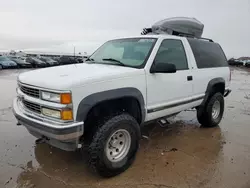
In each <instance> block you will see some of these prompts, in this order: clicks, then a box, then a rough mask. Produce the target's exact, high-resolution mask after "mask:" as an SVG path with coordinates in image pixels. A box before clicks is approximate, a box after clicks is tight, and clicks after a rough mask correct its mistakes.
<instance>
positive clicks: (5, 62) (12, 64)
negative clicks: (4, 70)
mask: <svg viewBox="0 0 250 188" xmlns="http://www.w3.org/2000/svg"><path fill="white" fill-rule="evenodd" d="M0 63H1V64H3V65H5V66H15V65H16V63H15V62H13V61H7V60H6V61H1V62H0Z"/></svg>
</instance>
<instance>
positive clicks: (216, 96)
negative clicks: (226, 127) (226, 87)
mask: <svg viewBox="0 0 250 188" xmlns="http://www.w3.org/2000/svg"><path fill="white" fill-rule="evenodd" d="M215 101H219V103H220V114H219V116H218V117H217V118H216V119H214V118H213V116H212V108H213V105H214V103H215ZM206 111H207V115H208V119H209V120H210V124H211V126H216V125H218V124H219V123H220V121H221V119H222V117H223V113H224V97H223V95H222V94H221V93H215V94H214V95H213V96H212V97H211V98H210V100H209V102H208V104H207V109H206Z"/></svg>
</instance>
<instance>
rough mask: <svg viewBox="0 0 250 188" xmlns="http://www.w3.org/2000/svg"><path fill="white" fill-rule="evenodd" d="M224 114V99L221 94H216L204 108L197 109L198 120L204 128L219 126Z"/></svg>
mask: <svg viewBox="0 0 250 188" xmlns="http://www.w3.org/2000/svg"><path fill="white" fill-rule="evenodd" d="M223 113H224V97H223V95H222V94H221V93H219V92H218V93H215V94H214V95H212V96H211V97H210V98H209V99H208V101H207V102H206V104H205V106H204V107H199V108H198V109H197V119H198V121H199V123H200V124H201V125H202V126H203V127H215V126H217V125H218V124H219V123H220V122H221V119H222V117H223Z"/></svg>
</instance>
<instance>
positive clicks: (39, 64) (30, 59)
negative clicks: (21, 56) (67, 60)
mask: <svg viewBox="0 0 250 188" xmlns="http://www.w3.org/2000/svg"><path fill="white" fill-rule="evenodd" d="M26 62H28V63H30V64H31V65H32V67H34V68H37V67H47V63H45V62H44V61H42V60H40V59H38V58H36V57H27V58H26Z"/></svg>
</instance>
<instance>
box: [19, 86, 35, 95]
mask: <svg viewBox="0 0 250 188" xmlns="http://www.w3.org/2000/svg"><path fill="white" fill-rule="evenodd" d="M20 90H21V91H22V92H23V93H24V94H26V95H29V96H31V97H35V98H39V89H34V88H30V87H26V86H23V85H20Z"/></svg>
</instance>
